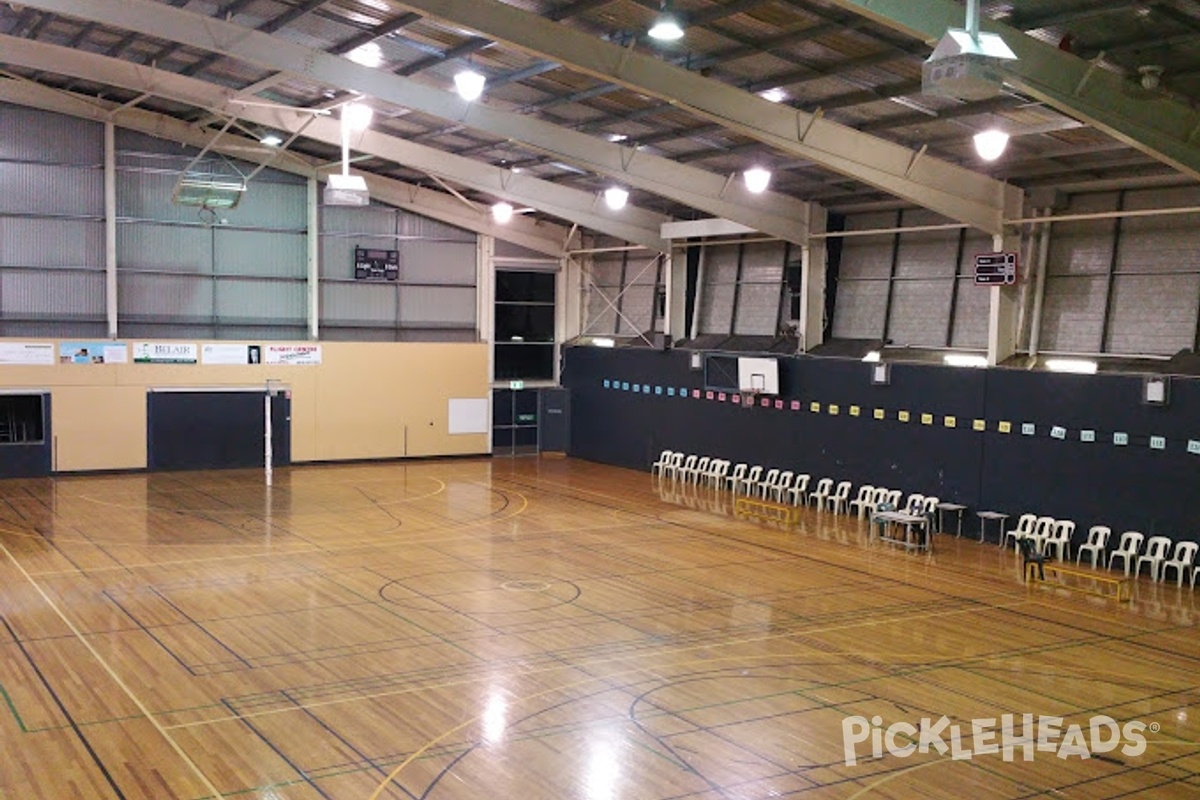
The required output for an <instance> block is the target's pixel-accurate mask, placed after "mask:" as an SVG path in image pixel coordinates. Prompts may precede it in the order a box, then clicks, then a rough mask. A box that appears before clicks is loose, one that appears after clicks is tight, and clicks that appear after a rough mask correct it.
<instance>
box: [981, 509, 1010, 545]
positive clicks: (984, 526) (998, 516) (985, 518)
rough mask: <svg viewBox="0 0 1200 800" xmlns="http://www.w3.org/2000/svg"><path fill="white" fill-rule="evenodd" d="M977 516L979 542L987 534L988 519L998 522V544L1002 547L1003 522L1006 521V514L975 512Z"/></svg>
mask: <svg viewBox="0 0 1200 800" xmlns="http://www.w3.org/2000/svg"><path fill="white" fill-rule="evenodd" d="M976 514H977V515H978V516H979V541H981V542H982V541H983V540H984V538H985V536H986V534H987V523H988V520H990V519H995V520H999V521H1000V544H1001V546H1003V545H1004V520H1006V519H1008V514H1001V513H1000V512H999V511H977V512H976Z"/></svg>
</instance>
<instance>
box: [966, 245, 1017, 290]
mask: <svg viewBox="0 0 1200 800" xmlns="http://www.w3.org/2000/svg"><path fill="white" fill-rule="evenodd" d="M1016 282H1017V254H1016V253H980V254H978V255H976V256H975V285H976V286H1013V285H1015V284H1016Z"/></svg>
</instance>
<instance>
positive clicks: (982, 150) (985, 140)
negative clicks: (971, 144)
mask: <svg viewBox="0 0 1200 800" xmlns="http://www.w3.org/2000/svg"><path fill="white" fill-rule="evenodd" d="M1006 147H1008V134H1007V133H1005V132H1004V131H1000V130H996V129H995V128H991V129H989V130H986V131H983V132H981V133H977V134H975V152H976V153H979V157H980V158H982V159H983V160H984V161H995V160H996V159H997V158H999V157H1000V156H1002V155H1004V148H1006Z"/></svg>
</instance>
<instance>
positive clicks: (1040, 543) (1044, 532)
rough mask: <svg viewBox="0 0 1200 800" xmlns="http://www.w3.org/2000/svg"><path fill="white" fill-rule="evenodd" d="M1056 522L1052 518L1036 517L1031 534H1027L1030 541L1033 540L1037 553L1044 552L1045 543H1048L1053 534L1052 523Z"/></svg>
mask: <svg viewBox="0 0 1200 800" xmlns="http://www.w3.org/2000/svg"><path fill="white" fill-rule="evenodd" d="M1055 522H1057V520H1055V519H1054V517H1038V518H1037V522H1035V523H1034V525H1033V533H1031V534H1029V537H1028V538H1030V539H1033V544H1034V546H1035V547H1036V548H1037V551H1038V552H1039V553H1044V552H1046V542H1048V541H1050V534H1052V533H1054V523H1055Z"/></svg>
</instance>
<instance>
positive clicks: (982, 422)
mask: <svg viewBox="0 0 1200 800" xmlns="http://www.w3.org/2000/svg"><path fill="white" fill-rule="evenodd" d="M971 427H972V428H974V429H975V430H977V431H986V430H987V420H986V419H977V420H975V421H974V422H972V423H971Z"/></svg>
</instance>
